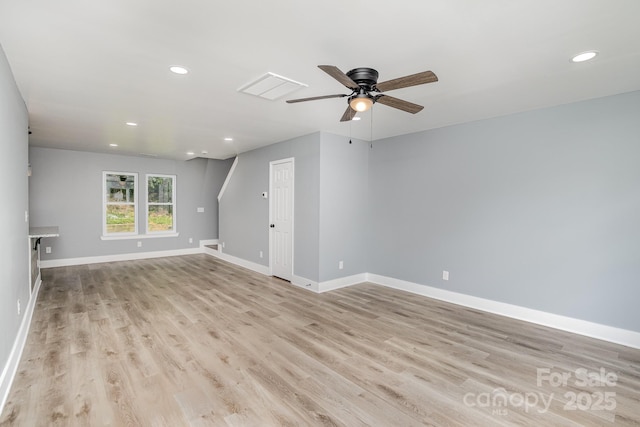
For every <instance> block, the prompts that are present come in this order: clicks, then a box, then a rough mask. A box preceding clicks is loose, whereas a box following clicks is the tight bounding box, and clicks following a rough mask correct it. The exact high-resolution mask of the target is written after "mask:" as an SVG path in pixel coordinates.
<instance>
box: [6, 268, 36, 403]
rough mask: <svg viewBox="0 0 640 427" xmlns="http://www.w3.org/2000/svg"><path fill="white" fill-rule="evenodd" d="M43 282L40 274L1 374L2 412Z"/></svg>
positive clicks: (16, 370)
mask: <svg viewBox="0 0 640 427" xmlns="http://www.w3.org/2000/svg"><path fill="white" fill-rule="evenodd" d="M41 284H42V280H40V276H38V279H37V280H36V282H35V285H34V287H33V292H31V297H30V298H29V304H27V307H26V310H25V312H24V317H23V318H22V322H21V323H20V329H18V335H17V336H16V339H15V341H14V342H13V347H12V348H11V353H9V359H8V360H7V363H6V365H5V366H4V369H3V370H2V375H1V376H0V414H2V411H3V409H4V405H5V404H6V403H7V398H8V397H9V391H10V390H11V384H13V379H14V378H15V376H16V373H17V372H18V366H19V365H20V358H21V357H22V351H23V350H24V345H25V344H26V342H27V336H28V335H29V328H30V327H31V318H32V317H33V311H34V309H35V307H36V301H37V300H38V292H40V285H41Z"/></svg>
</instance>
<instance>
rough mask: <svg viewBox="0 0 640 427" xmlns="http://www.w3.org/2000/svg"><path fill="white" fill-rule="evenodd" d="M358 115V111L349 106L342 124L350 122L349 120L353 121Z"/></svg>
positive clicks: (343, 116)
mask: <svg viewBox="0 0 640 427" xmlns="http://www.w3.org/2000/svg"><path fill="white" fill-rule="evenodd" d="M356 113H357V111H356V110H354V109H353V108H351V107H350V106H347V109H346V111H345V112H344V114H343V115H342V118H341V119H340V121H341V122H348V121H349V120H351V119H353V118H354V117H355V116H356Z"/></svg>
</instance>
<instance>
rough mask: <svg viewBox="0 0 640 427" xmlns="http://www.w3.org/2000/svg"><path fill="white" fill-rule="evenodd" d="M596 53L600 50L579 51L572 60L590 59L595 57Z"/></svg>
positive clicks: (582, 60)
mask: <svg viewBox="0 0 640 427" xmlns="http://www.w3.org/2000/svg"><path fill="white" fill-rule="evenodd" d="M596 55H598V52H596V51H595V50H590V51H588V52H582V53H579V54H577V55H575V56H574V57H573V58H571V61H572V62H584V61H589V60H590V59H593V58H595V57H596Z"/></svg>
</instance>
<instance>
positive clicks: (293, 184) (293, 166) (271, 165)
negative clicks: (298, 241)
mask: <svg viewBox="0 0 640 427" xmlns="http://www.w3.org/2000/svg"><path fill="white" fill-rule="evenodd" d="M282 163H291V174H292V175H293V181H292V182H291V281H293V266H294V259H295V256H294V252H295V250H294V249H295V243H294V242H295V238H294V237H295V231H294V230H295V194H296V191H295V190H296V162H295V157H287V158H286V159H280V160H273V161H271V162H269V222H268V224H267V227H269V225H270V224H273V168H274V166H276V165H279V164H282ZM273 245H274V238H273V230H272V229H271V228H270V227H269V275H270V276H273V254H274V250H273Z"/></svg>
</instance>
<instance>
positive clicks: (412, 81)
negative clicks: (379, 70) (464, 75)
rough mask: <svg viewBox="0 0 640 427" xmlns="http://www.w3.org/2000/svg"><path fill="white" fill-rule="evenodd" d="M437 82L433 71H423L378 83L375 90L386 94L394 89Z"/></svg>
mask: <svg viewBox="0 0 640 427" xmlns="http://www.w3.org/2000/svg"><path fill="white" fill-rule="evenodd" d="M437 81H438V76H436V75H435V74H434V73H433V71H423V72H422V73H417V74H412V75H410V76H404V77H399V78H397V79H393V80H387V81H386V82H382V83H378V84H377V85H376V90H377V91H378V92H386V91H389V90H394V89H401V88H403V87H411V86H417V85H423V84H425V83H433V82H437Z"/></svg>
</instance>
